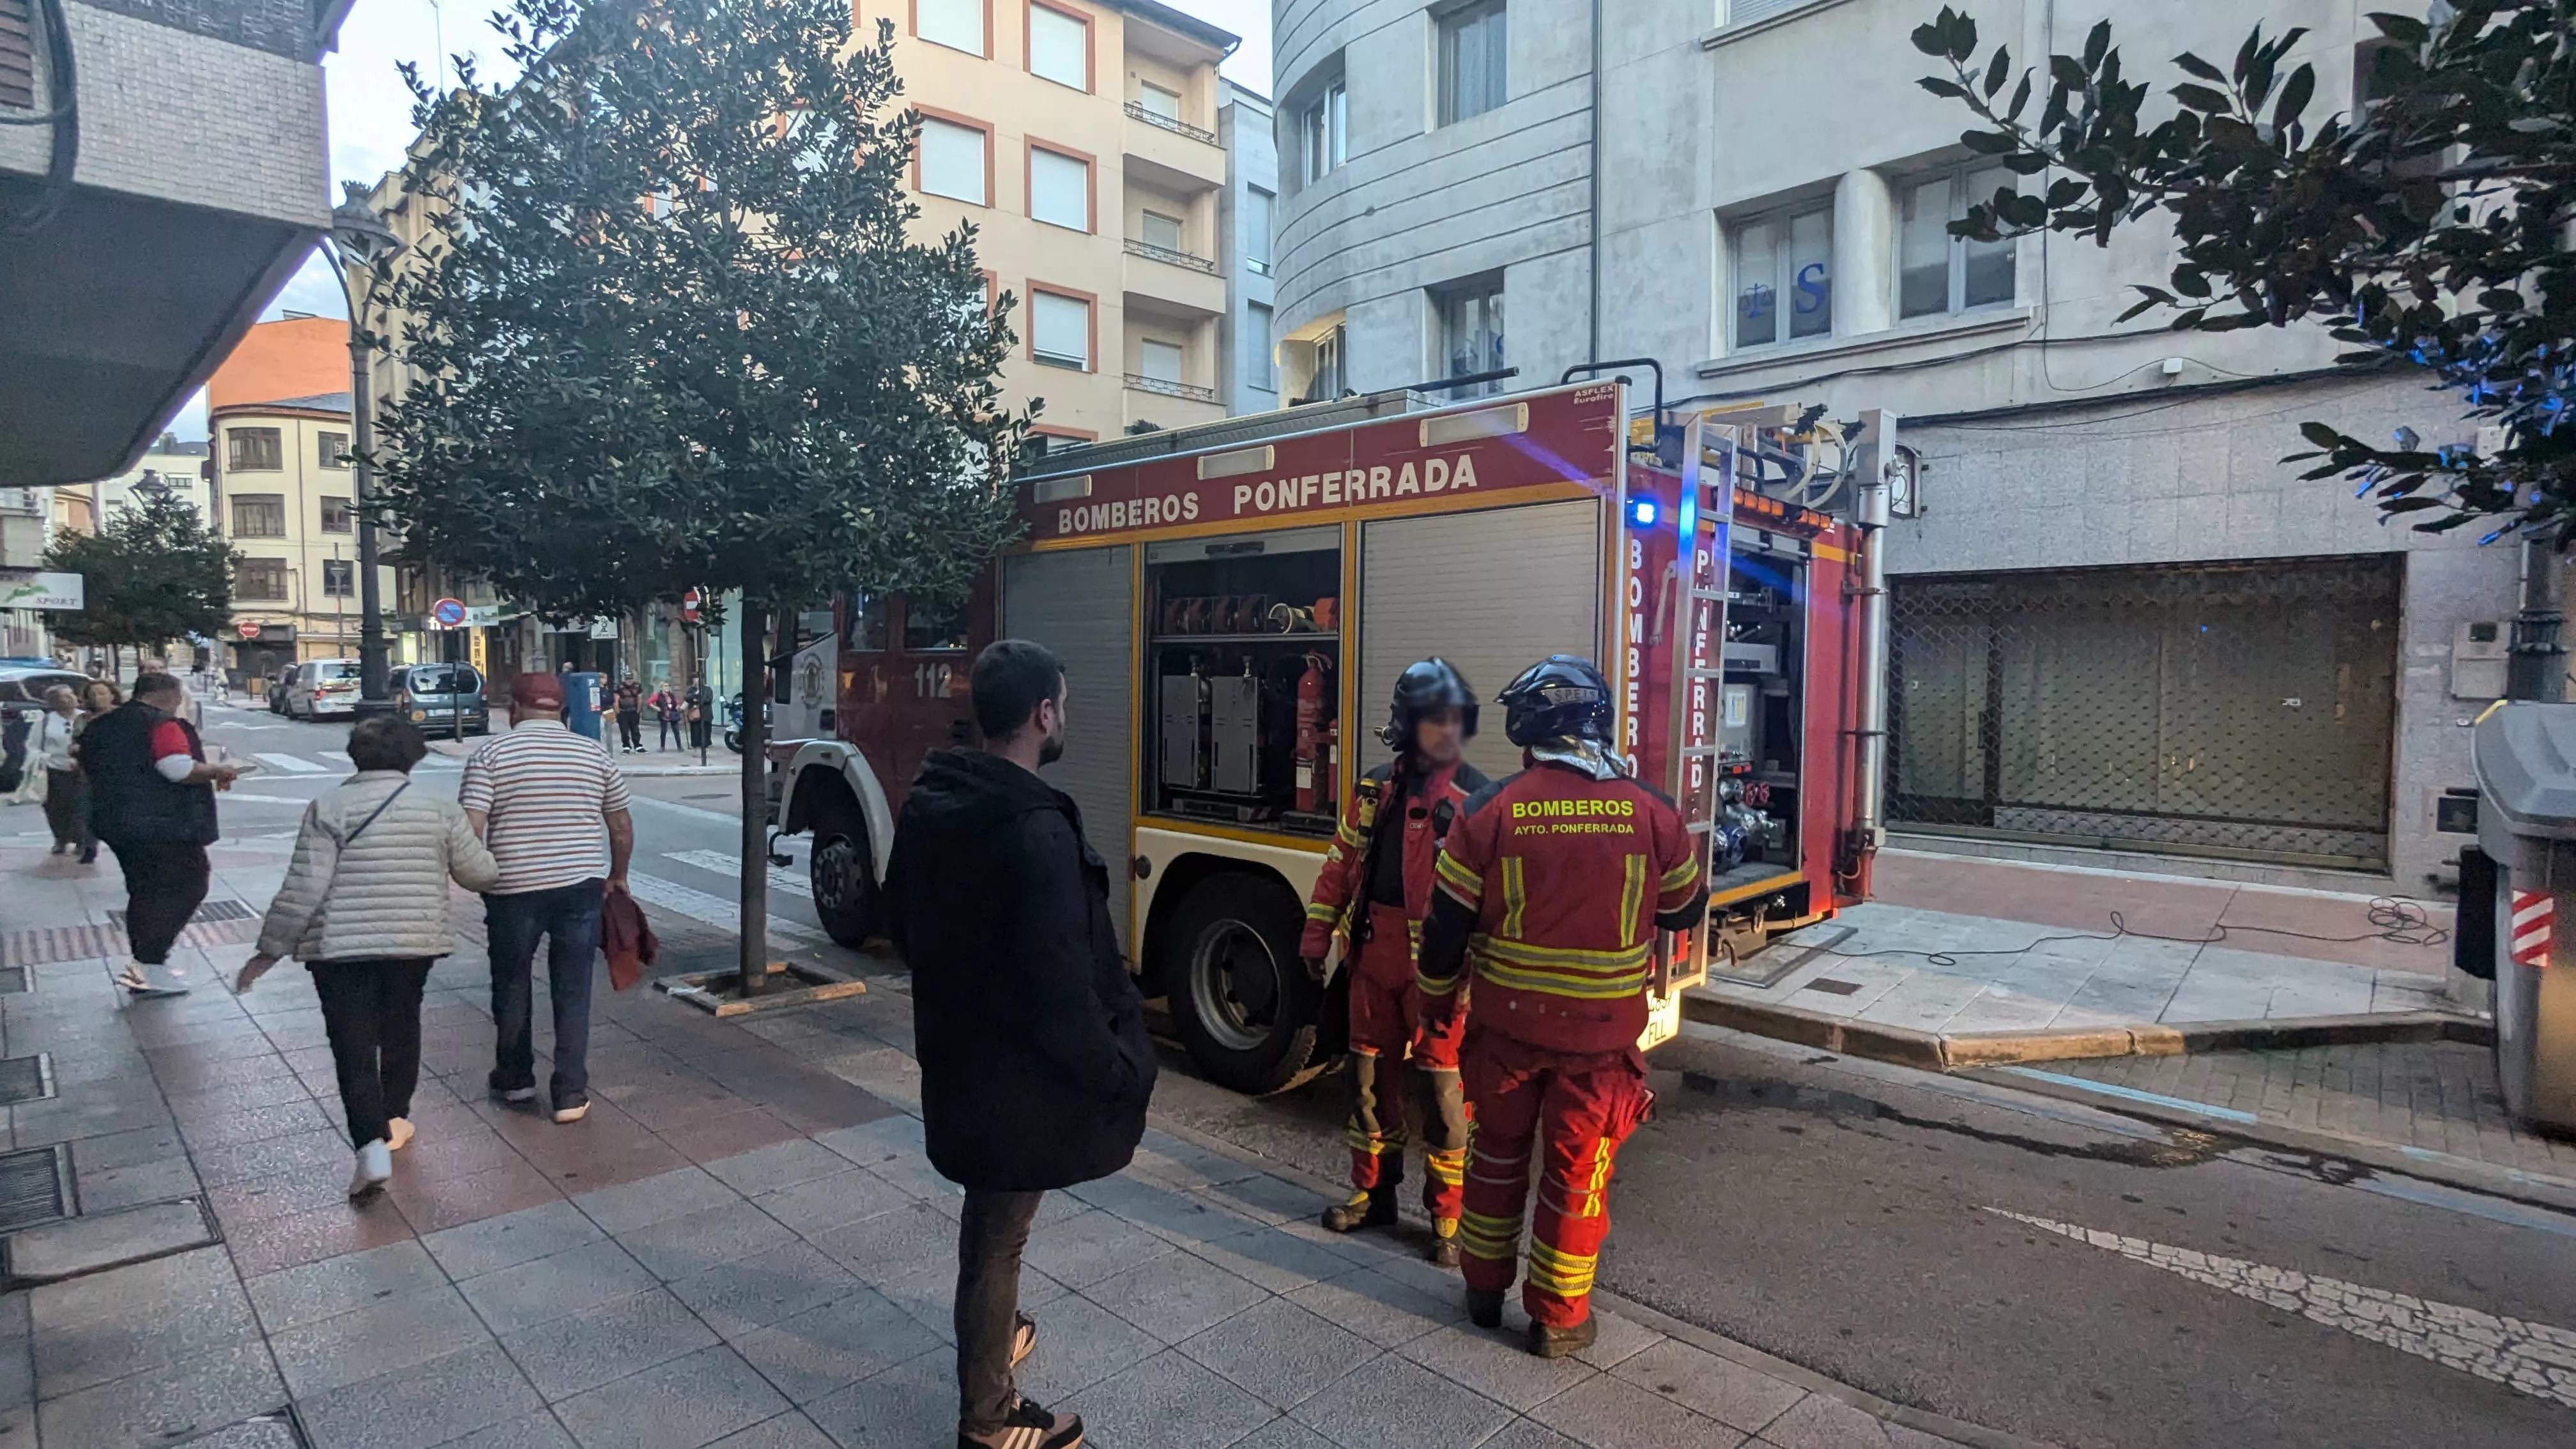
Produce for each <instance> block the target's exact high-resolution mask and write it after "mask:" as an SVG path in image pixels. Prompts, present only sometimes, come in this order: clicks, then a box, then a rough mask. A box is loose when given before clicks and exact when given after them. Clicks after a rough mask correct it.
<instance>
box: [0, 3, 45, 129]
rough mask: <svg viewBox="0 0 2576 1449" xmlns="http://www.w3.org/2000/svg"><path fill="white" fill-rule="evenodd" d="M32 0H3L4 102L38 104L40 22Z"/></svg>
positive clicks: (0, 71)
mask: <svg viewBox="0 0 2576 1449" xmlns="http://www.w3.org/2000/svg"><path fill="white" fill-rule="evenodd" d="M34 8H35V7H34V5H33V3H32V0H0V106H7V107H10V108H12V109H15V110H21V111H32V110H34V109H35V108H36V22H35V15H34Z"/></svg>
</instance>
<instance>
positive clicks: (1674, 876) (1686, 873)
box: [1656, 848, 1699, 891]
mask: <svg viewBox="0 0 2576 1449" xmlns="http://www.w3.org/2000/svg"><path fill="white" fill-rule="evenodd" d="M1697 879H1699V851H1698V850H1697V849H1696V848H1694V849H1693V850H1692V851H1691V853H1690V854H1689V856H1687V857H1686V858H1684V859H1683V861H1682V863H1681V864H1679V865H1677V866H1674V867H1673V868H1672V869H1671V870H1668V871H1665V872H1664V878H1663V879H1662V880H1661V881H1659V882H1657V883H1656V889H1658V890H1665V891H1673V890H1679V889H1681V888H1682V887H1683V886H1686V885H1689V884H1690V883H1691V882H1692V881H1695V880H1697Z"/></svg>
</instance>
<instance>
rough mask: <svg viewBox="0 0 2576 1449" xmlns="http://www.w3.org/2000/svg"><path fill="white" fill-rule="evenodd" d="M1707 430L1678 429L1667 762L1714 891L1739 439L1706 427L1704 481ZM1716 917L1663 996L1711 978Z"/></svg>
mask: <svg viewBox="0 0 2576 1449" xmlns="http://www.w3.org/2000/svg"><path fill="white" fill-rule="evenodd" d="M1703 428H1704V425H1703V423H1702V421H1701V420H1700V419H1699V418H1696V417H1694V418H1692V419H1691V420H1690V421H1689V422H1688V423H1687V424H1685V425H1684V428H1683V433H1682V478H1681V485H1682V497H1683V499H1684V500H1685V502H1684V506H1683V510H1682V516H1683V518H1684V519H1685V520H1690V521H1689V522H1688V523H1687V524H1686V526H1685V528H1684V533H1683V537H1682V539H1681V547H1680V552H1679V556H1678V557H1677V559H1676V560H1675V564H1676V567H1677V568H1678V569H1679V570H1680V572H1681V591H1680V592H1681V603H1682V627H1681V628H1679V629H1676V630H1674V631H1673V642H1672V648H1673V661H1672V676H1671V677H1672V680H1673V691H1672V693H1673V708H1672V738H1671V740H1670V743H1669V746H1668V748H1667V750H1666V753H1665V758H1666V759H1668V760H1670V761H1671V762H1672V764H1671V766H1670V776H1671V778H1670V779H1669V780H1668V781H1667V782H1666V784H1667V789H1668V791H1669V792H1670V794H1671V795H1672V797H1673V800H1674V802H1675V803H1676V804H1677V805H1679V806H1680V807H1681V812H1682V822H1683V825H1684V827H1685V828H1687V829H1688V830H1689V831H1690V833H1691V840H1692V848H1693V849H1695V850H1696V851H1698V852H1699V867H1700V878H1701V879H1702V880H1704V881H1708V882H1709V883H1710V884H1711V885H1712V887H1713V886H1714V884H1715V882H1714V878H1713V877H1712V876H1711V875H1710V869H1711V867H1712V866H1713V865H1714V864H1715V857H1716V847H1717V824H1718V818H1719V816H1720V815H1721V814H1723V812H1724V810H1725V805H1724V803H1723V802H1722V801H1721V799H1720V798H1719V794H1718V782H1719V780H1720V779H1721V778H1722V774H1721V767H1722V766H1723V765H1724V763H1725V760H1724V754H1725V748H1726V747H1725V730H1724V728H1723V727H1722V725H1723V719H1724V713H1725V708H1726V704H1725V700H1726V605H1727V600H1728V597H1729V590H1728V587H1727V585H1728V583H1729V574H1730V572H1731V567H1730V565H1729V562H1728V552H1729V548H1730V543H1731V538H1732V535H1733V533H1734V528H1735V472H1736V433H1735V430H1734V429H1733V428H1731V427H1714V428H1706V429H1705V431H1707V432H1710V433H1714V434H1715V435H1716V436H1715V438H1714V439H1712V440H1710V449H1709V451H1710V454H1711V455H1712V460H1713V462H1714V466H1715V467H1716V470H1717V475H1718V476H1717V479H1716V481H1715V482H1713V483H1712V482H1709V481H1707V480H1705V479H1704V478H1703V477H1702V468H1703V467H1704V466H1706V465H1704V464H1703V462H1702V454H1701V448H1702V434H1703ZM1702 524H1706V525H1710V529H1709V535H1708V537H1709V545H1708V547H1707V548H1706V549H1705V550H1703V549H1702V548H1701V547H1700V541H1699V537H1700V526H1701V525H1702ZM1715 933H1716V917H1715V915H1714V914H1712V915H1711V917H1710V918H1709V922H1708V923H1707V924H1705V925H1703V926H1702V927H1701V928H1700V929H1699V930H1697V931H1694V932H1692V933H1691V934H1690V938H1689V943H1690V944H1689V949H1688V951H1687V952H1686V953H1676V952H1669V951H1668V952H1664V953H1662V955H1663V957H1664V963H1663V967H1662V970H1661V973H1660V974H1661V975H1662V976H1663V978H1664V979H1663V980H1661V981H1659V982H1658V983H1657V985H1658V987H1659V989H1661V990H1662V991H1663V992H1665V993H1667V994H1669V993H1670V992H1673V991H1678V990H1680V989H1681V988H1683V987H1685V986H1696V985H1698V984H1700V983H1701V982H1703V981H1706V980H1707V979H1708V953H1709V945H1710V939H1711V937H1712V936H1713V935H1714V934H1715Z"/></svg>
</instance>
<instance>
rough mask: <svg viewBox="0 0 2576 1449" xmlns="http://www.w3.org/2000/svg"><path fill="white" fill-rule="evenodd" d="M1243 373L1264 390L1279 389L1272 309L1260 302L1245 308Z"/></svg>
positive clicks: (1274, 390) (1254, 384) (1275, 390)
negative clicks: (1272, 332)
mask: <svg viewBox="0 0 2576 1449" xmlns="http://www.w3.org/2000/svg"><path fill="white" fill-rule="evenodd" d="M1243 375H1244V377H1245V378H1247V379H1249V380H1250V381H1251V383H1252V385H1253V386H1254V387H1256V388H1259V389H1260V390H1261V391H1263V392H1277V391H1278V390H1279V364H1278V363H1277V362H1276V361H1275V360H1274V359H1273V358H1272V356H1271V347H1270V309H1269V308H1267V307H1264V306H1262V305H1261V304H1260V303H1258V302H1254V303H1252V304H1251V305H1249V306H1247V307H1245V308H1244V309H1243Z"/></svg>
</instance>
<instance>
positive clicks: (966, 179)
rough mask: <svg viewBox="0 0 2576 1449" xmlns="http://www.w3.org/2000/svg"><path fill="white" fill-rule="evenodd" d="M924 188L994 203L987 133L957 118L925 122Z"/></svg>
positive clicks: (923, 128) (983, 204) (923, 152)
mask: <svg viewBox="0 0 2576 1449" xmlns="http://www.w3.org/2000/svg"><path fill="white" fill-rule="evenodd" d="M921 189H922V190H924V191H926V192H928V193H930V194H931V195H933V196H948V197H954V198H956V199H957V200H959V201H971V202H974V203H975V204H976V205H978V206H985V205H989V204H991V195H990V193H989V192H988V191H987V190H986V189H985V185H984V133H983V132H981V131H978V130H976V129H975V128H974V127H972V126H960V125H958V124H956V123H955V122H953V121H939V120H931V119H928V118H925V119H924V120H923V121H922V123H921Z"/></svg>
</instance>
